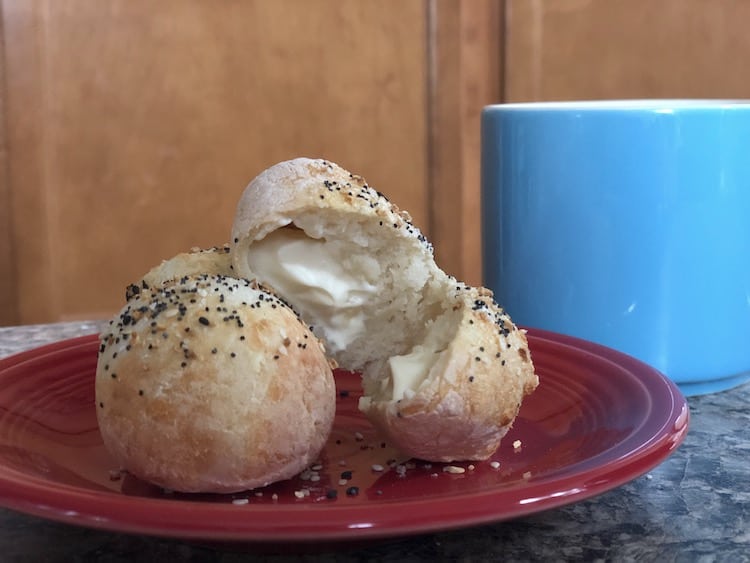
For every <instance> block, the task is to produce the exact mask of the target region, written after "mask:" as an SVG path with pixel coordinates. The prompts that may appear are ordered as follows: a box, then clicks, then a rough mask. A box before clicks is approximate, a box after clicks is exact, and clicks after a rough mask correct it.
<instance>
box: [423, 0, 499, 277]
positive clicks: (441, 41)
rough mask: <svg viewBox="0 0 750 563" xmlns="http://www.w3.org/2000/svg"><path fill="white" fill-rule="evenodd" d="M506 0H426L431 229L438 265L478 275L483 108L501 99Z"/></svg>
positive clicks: (458, 274)
mask: <svg viewBox="0 0 750 563" xmlns="http://www.w3.org/2000/svg"><path fill="white" fill-rule="evenodd" d="M502 8H503V2H498V1H497V0H473V1H471V2H469V1H464V0H432V2H431V3H430V16H429V25H430V58H431V64H430V69H431V78H430V89H429V92H430V96H431V97H430V186H431V189H432V192H431V195H432V197H431V200H430V203H431V207H430V213H431V219H432V223H431V236H432V241H433V243H434V244H435V255H436V259H437V261H438V263H439V264H440V266H441V267H442V268H443V269H444V270H445V271H447V272H449V273H451V274H453V275H455V276H456V277H457V278H459V279H462V280H464V281H466V282H467V283H471V284H474V285H478V284H480V283H481V278H482V271H481V239H480V220H479V209H480V172H479V170H480V138H479V129H480V115H481V110H482V107H483V106H485V105H487V104H492V103H497V102H499V101H501V99H500V92H501V83H502V67H501V63H502V58H501V49H502V15H503V11H502Z"/></svg>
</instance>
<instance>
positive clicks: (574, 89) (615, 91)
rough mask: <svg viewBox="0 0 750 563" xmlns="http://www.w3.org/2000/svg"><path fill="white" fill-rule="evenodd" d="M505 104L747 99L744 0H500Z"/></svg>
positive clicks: (749, 13) (749, 45)
mask: <svg viewBox="0 0 750 563" xmlns="http://www.w3.org/2000/svg"><path fill="white" fill-rule="evenodd" d="M506 10H507V13H506V22H507V25H506V42H507V45H506V50H505V54H506V63H505V67H506V80H505V98H506V100H507V101H533V100H571V99H608V98H615V99H616V98H669V97H683V98H701V97H706V98H712V97H719V98H731V97H744V98H747V97H750V75H749V74H748V73H747V63H746V61H747V59H748V56H749V55H750V34H749V33H748V32H747V22H748V21H750V2H747V1H745V0H660V1H658V2H654V1H652V0H507V8H506Z"/></svg>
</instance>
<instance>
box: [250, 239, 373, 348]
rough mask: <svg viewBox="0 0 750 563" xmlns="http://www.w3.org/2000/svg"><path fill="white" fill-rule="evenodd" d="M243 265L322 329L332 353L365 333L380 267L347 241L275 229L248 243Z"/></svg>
mask: <svg viewBox="0 0 750 563" xmlns="http://www.w3.org/2000/svg"><path fill="white" fill-rule="evenodd" d="M247 263H248V266H249V267H250V269H251V270H252V271H253V273H254V274H255V275H256V276H257V277H258V279H259V280H260V281H261V282H262V283H265V284H268V285H270V286H271V287H273V288H274V289H275V290H276V291H278V292H279V293H280V294H281V295H282V296H286V297H288V300H289V301H290V302H291V303H292V304H293V305H294V307H295V308H296V309H297V311H298V312H299V313H300V314H301V315H302V317H304V318H305V319H306V320H308V322H309V323H310V324H311V325H313V327H314V328H316V329H319V330H322V331H323V332H324V334H325V339H326V341H327V342H328V345H329V347H330V348H331V351H332V352H334V353H335V352H338V351H340V350H344V349H345V348H346V347H347V346H348V345H349V344H350V343H351V342H353V341H354V340H356V339H357V338H358V337H359V336H361V335H362V334H363V333H364V331H365V313H364V311H363V306H364V305H365V304H366V303H367V302H368V301H369V300H370V298H371V297H372V295H374V294H375V292H376V290H377V286H376V285H375V282H376V280H377V277H378V276H379V275H380V267H379V266H378V264H377V262H376V261H375V260H374V259H373V258H370V257H368V256H365V255H364V253H362V255H360V256H357V255H356V253H355V254H353V253H352V245H351V244H348V243H346V242H343V241H326V240H324V239H313V238H310V237H308V236H307V235H305V233H304V232H303V231H301V230H299V229H288V228H287V229H278V230H276V231H273V232H272V233H270V234H269V235H268V236H266V238H264V239H262V240H259V241H256V242H254V243H253V244H252V245H250V248H249V249H248V255H247ZM316 332H317V330H316Z"/></svg>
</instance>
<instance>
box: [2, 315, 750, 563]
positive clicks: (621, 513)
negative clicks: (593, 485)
mask: <svg viewBox="0 0 750 563" xmlns="http://www.w3.org/2000/svg"><path fill="white" fill-rule="evenodd" d="M97 330H98V324H97V323H94V322H85V323H81V322H78V323H63V324H52V325H38V326H24V327H6V328H0V357H2V356H6V355H9V354H12V353H15V352H19V351H21V350H24V349H28V348H33V347H36V346H40V345H42V344H45V343H48V342H51V341H55V340H61V339H64V338H70V337H74V336H79V335H83V334H91V333H94V332H97ZM689 404H690V413H691V416H692V418H691V427H690V431H689V432H688V436H687V438H686V440H685V442H684V443H683V444H682V446H681V447H680V448H679V449H678V450H677V451H676V452H675V453H674V454H673V455H672V456H671V457H669V458H668V459H667V460H666V461H665V462H664V463H662V464H661V465H660V466H658V467H657V468H656V469H654V470H652V471H651V472H650V473H648V474H647V475H644V476H643V477H640V478H638V479H636V480H634V481H632V482H630V483H628V484H626V485H624V486H622V487H619V488H618V489H615V490H613V491H610V492H608V493H605V494H603V495H600V496H598V497H595V498H593V499H589V500H586V501H582V502H579V503H576V504H573V505H569V506H566V507H563V508H559V509H554V510H549V511H547V512H543V513H540V514H537V515H534V516H530V517H526V518H522V519H519V520H515V521H511V522H504V523H500V524H495V525H486V526H481V527H474V528H469V529H464V530H458V531H451V532H446V533H440V534H431V535H425V536H417V537H410V538H404V539H398V540H392V541H387V542H383V543H376V544H372V545H369V546H367V547H364V548H360V549H357V550H351V549H348V550H346V551H327V552H323V553H317V554H314V555H313V554H308V555H260V554H253V553H252V552H249V553H248V552H244V553H238V552H236V551H224V550H221V549H216V548H209V547H203V546H197V545H192V544H189V543H185V542H182V541H178V540H171V539H160V538H153V537H145V536H131V535H125V534H117V533H111V532H102V531H97V530H90V529H87V528H79V527H76V526H71V525H67V524H60V523H56V522H51V521H46V520H43V519H40V518H35V517H32V516H27V515H24V514H20V513H17V512H14V511H10V510H5V509H0V561H3V562H17V561H18V562H26V561H29V562H32V561H33V562H36V561H53V562H54V561H66V562H68V561H70V562H76V561H79V562H88V561H92V562H93V561H97V562H98V561H107V562H114V561H190V562H235V561H238V562H239V561H422V560H432V561H466V562H469V561H490V560H503V561H529V560H539V561H553V560H585V561H596V560H600V561H632V560H637V561H727V562H741V561H750V384H746V385H744V386H742V387H739V388H736V389H734V390H731V391H726V392H723V393H718V394H715V395H706V396H701V397H692V398H690V399H689Z"/></svg>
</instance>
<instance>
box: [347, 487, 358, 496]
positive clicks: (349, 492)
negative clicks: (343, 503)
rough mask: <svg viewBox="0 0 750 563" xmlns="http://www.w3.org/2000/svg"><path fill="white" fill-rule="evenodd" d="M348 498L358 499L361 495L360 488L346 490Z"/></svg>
mask: <svg viewBox="0 0 750 563" xmlns="http://www.w3.org/2000/svg"><path fill="white" fill-rule="evenodd" d="M346 494H347V496H350V497H356V496H357V495H358V494H359V487H349V488H348V489H346Z"/></svg>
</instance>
